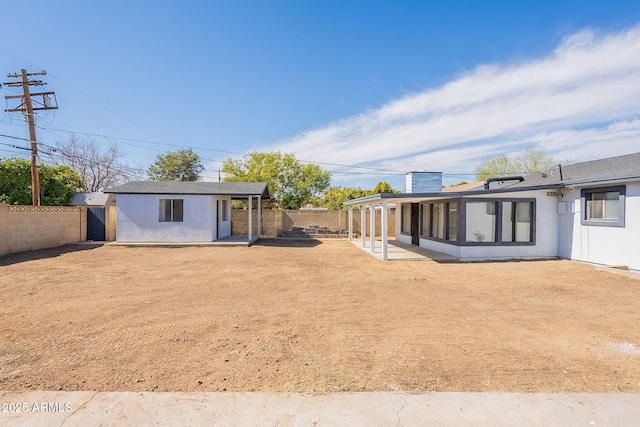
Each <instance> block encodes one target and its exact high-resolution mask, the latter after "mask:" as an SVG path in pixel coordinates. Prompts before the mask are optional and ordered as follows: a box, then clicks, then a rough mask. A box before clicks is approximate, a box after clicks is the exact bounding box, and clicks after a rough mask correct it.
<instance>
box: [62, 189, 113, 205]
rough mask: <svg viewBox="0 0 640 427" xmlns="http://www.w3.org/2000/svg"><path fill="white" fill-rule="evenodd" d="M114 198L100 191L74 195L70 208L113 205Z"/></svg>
mask: <svg viewBox="0 0 640 427" xmlns="http://www.w3.org/2000/svg"><path fill="white" fill-rule="evenodd" d="M113 198H114V196H111V195H109V194H105V193H103V192H101V191H96V192H88V193H75V194H74V195H73V198H71V202H69V205H70V206H106V205H108V204H111V203H113Z"/></svg>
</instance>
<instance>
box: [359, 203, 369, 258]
mask: <svg viewBox="0 0 640 427" xmlns="http://www.w3.org/2000/svg"><path fill="white" fill-rule="evenodd" d="M360 246H361V247H362V249H364V248H366V247H367V207H366V206H365V205H360Z"/></svg>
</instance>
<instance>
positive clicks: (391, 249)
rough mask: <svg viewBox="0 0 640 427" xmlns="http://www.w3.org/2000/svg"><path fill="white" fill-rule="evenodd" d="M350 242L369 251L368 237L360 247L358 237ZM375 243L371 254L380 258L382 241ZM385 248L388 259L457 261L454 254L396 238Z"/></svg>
mask: <svg viewBox="0 0 640 427" xmlns="http://www.w3.org/2000/svg"><path fill="white" fill-rule="evenodd" d="M351 243H353V244H354V245H355V246H356V247H358V248H360V249H362V250H364V251H366V252H367V253H369V239H367V242H366V245H365V247H362V245H361V241H360V239H357V240H356V239H353V240H351ZM375 245H376V247H375V253H374V254H372V255H373V256H375V257H376V258H378V259H382V242H381V241H380V240H376V243H375ZM387 249H388V253H387V260H388V261H402V260H409V261H415V260H431V261H436V262H459V259H458V258H456V257H454V256H451V255H447V254H444V253H442V252H436V251H432V250H429V249H425V248H421V247H418V246H415V245H410V244H407V243H403V242H399V241H397V240H389V242H388V245H387Z"/></svg>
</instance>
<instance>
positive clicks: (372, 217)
mask: <svg viewBox="0 0 640 427" xmlns="http://www.w3.org/2000/svg"><path fill="white" fill-rule="evenodd" d="M369 221H371V223H370V224H369V242H370V245H371V246H370V247H369V252H371V254H375V253H376V207H375V206H374V205H371V206H369Z"/></svg>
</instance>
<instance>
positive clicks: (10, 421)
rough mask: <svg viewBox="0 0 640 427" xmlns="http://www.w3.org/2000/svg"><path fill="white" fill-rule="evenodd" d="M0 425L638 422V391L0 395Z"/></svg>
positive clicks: (44, 392) (47, 392) (631, 424)
mask: <svg viewBox="0 0 640 427" xmlns="http://www.w3.org/2000/svg"><path fill="white" fill-rule="evenodd" d="M0 405H1V407H0V425H11V426H33V425H38V426H53V425H55V426H87V425H106V426H111V425H118V426H132V425H135V426H137V425H191V426H200V425H207V426H211V425H220V426H228V425H234V426H244V425H250V426H274V425H283V426H298V425H299V426H311V425H313V426H342V425H356V426H390V425H394V426H433V425H440V426H468V425H473V426H513V425H518V426H560V427H561V426H580V425H583V426H637V425H638V420H640V395H639V394H543V393H530V394H526V393H432V394H405V393H387V392H375V393H331V394H305V393H303V394H296V393H170V392H167V393H146V392H145V393H135V392H107V393H97V392H56V391H41V392H25V393H15V392H8V391H4V392H0Z"/></svg>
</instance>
